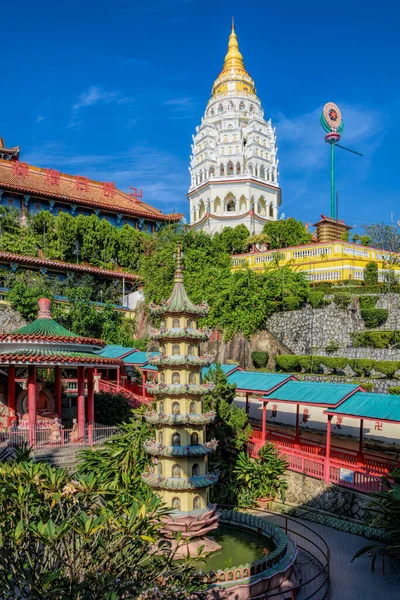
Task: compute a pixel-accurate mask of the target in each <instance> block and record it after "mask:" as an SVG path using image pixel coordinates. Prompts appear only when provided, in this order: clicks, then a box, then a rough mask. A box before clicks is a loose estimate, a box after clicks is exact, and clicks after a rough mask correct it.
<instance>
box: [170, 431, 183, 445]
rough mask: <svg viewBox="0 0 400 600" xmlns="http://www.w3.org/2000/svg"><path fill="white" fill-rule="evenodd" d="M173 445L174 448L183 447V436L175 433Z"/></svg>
mask: <svg viewBox="0 0 400 600" xmlns="http://www.w3.org/2000/svg"><path fill="white" fill-rule="evenodd" d="M172 445H173V446H180V445H181V436H180V435H179V433H177V432H175V433H173V434H172Z"/></svg>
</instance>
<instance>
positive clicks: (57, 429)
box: [49, 418, 61, 444]
mask: <svg viewBox="0 0 400 600" xmlns="http://www.w3.org/2000/svg"><path fill="white" fill-rule="evenodd" d="M60 441H61V424H60V423H59V421H58V419H57V418H55V419H54V421H53V423H52V424H51V427H50V436H49V442H50V443H53V444H54V443H57V442H60Z"/></svg>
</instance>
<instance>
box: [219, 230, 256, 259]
mask: <svg viewBox="0 0 400 600" xmlns="http://www.w3.org/2000/svg"><path fill="white" fill-rule="evenodd" d="M216 235H218V236H219V240H220V241H221V245H222V247H223V249H224V251H225V252H228V254H239V253H240V252H245V251H246V249H247V244H246V242H247V239H248V237H249V230H248V229H247V227H246V225H243V224H240V225H236V227H224V229H223V230H222V231H221V233H219V234H216ZM215 241H216V243H218V238H217V240H215Z"/></svg>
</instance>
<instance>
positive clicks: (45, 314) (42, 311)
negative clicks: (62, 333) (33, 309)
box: [38, 298, 51, 319]
mask: <svg viewBox="0 0 400 600" xmlns="http://www.w3.org/2000/svg"><path fill="white" fill-rule="evenodd" d="M38 304H39V312H38V319H51V309H50V306H51V301H50V300H49V299H48V298H40V300H38Z"/></svg>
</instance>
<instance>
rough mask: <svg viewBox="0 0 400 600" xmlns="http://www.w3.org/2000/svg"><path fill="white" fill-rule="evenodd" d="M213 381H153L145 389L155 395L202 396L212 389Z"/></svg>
mask: <svg viewBox="0 0 400 600" xmlns="http://www.w3.org/2000/svg"><path fill="white" fill-rule="evenodd" d="M213 387H214V385H213V383H211V382H210V383H161V382H160V383H155V382H154V383H153V382H149V383H147V384H146V389H147V390H148V392H150V394H151V395H155V396H204V394H208V393H210V391H211V390H212V389H213Z"/></svg>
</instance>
